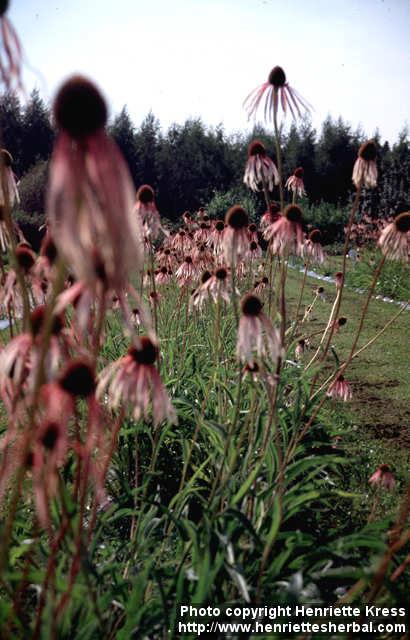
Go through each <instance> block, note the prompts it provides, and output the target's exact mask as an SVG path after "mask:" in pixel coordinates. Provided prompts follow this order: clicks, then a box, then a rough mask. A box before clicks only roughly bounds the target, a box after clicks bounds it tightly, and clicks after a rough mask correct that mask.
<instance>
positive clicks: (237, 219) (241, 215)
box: [226, 205, 249, 231]
mask: <svg viewBox="0 0 410 640" xmlns="http://www.w3.org/2000/svg"><path fill="white" fill-rule="evenodd" d="M226 222H227V224H228V225H229V226H230V227H231V228H232V229H235V230H236V231H239V230H240V229H244V228H245V227H247V225H248V222H249V218H248V214H247V213H246V211H245V209H244V208H243V207H240V206H239V205H235V206H233V207H231V208H230V209H229V210H228V212H227V214H226Z"/></svg>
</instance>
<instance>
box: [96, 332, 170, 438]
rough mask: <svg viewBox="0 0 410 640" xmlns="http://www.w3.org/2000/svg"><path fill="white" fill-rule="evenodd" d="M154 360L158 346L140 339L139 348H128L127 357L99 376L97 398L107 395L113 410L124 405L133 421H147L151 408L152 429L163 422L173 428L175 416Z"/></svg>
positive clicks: (145, 338) (114, 363) (109, 366)
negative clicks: (129, 411)
mask: <svg viewBox="0 0 410 640" xmlns="http://www.w3.org/2000/svg"><path fill="white" fill-rule="evenodd" d="M157 359H158V347H157V345H156V344H155V343H154V342H153V341H152V340H151V338H149V337H148V336H142V337H141V338H140V340H139V345H138V346H132V347H130V348H129V349H128V354H127V355H126V356H124V357H123V358H120V359H119V360H117V361H116V362H113V363H111V364H109V365H108V367H106V368H105V369H104V370H103V371H102V372H101V374H100V378H99V382H98V387H97V396H98V397H101V396H102V395H104V394H107V397H108V404H109V406H110V407H112V408H113V409H115V408H117V407H118V406H119V405H120V404H121V403H124V404H125V405H126V406H128V407H130V409H131V411H132V415H133V416H134V418H135V419H136V420H139V419H140V418H144V419H145V420H148V418H149V413H150V407H152V416H153V423H154V426H157V425H159V424H160V423H161V422H164V420H168V421H169V422H172V423H174V424H175V423H176V422H177V416H176V413H175V409H174V408H173V406H172V404H171V401H170V399H169V397H168V394H167V391H166V389H165V387H164V385H163V383H162V381H161V378H160V375H159V373H158V371H157V368H156V366H155V362H156V360H157Z"/></svg>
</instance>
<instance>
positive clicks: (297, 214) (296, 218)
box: [285, 204, 302, 223]
mask: <svg viewBox="0 0 410 640" xmlns="http://www.w3.org/2000/svg"><path fill="white" fill-rule="evenodd" d="M285 216H286V219H287V220H289V222H296V223H301V222H302V209H301V208H300V207H298V205H297V204H289V205H288V206H287V207H286V209H285Z"/></svg>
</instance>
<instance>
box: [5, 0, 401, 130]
mask: <svg viewBox="0 0 410 640" xmlns="http://www.w3.org/2000/svg"><path fill="white" fill-rule="evenodd" d="M9 16H10V18H11V19H12V21H13V23H14V25H15V27H16V29H17V30H18V32H19V34H20V38H21V40H22V44H23V46H24V49H25V52H26V56H27V59H28V61H29V63H30V65H31V66H32V67H33V68H35V69H37V70H39V71H40V72H41V74H42V77H43V79H40V77H39V76H38V75H36V74H35V73H33V71H30V70H27V71H26V73H25V81H26V86H27V87H28V89H29V90H31V89H32V88H33V87H34V86H37V87H38V88H39V89H40V91H41V93H42V95H43V96H44V97H45V98H47V99H51V98H52V96H53V94H54V92H55V90H56V88H57V87H58V85H59V84H60V82H61V81H62V80H63V79H64V78H65V77H67V76H68V75H69V74H71V73H73V72H82V73H84V74H86V75H88V76H90V77H91V78H93V79H94V80H95V81H96V82H97V83H98V84H99V86H100V87H101V88H102V89H103V91H104V93H105V95H106V96H107V98H108V101H109V104H110V109H111V113H112V114H115V113H116V112H118V111H119V110H120V109H121V107H122V106H123V105H124V104H127V106H128V109H129V112H130V114H131V116H132V118H133V120H134V122H135V123H136V124H137V125H138V124H140V122H141V120H142V119H143V117H144V116H145V115H146V114H147V113H148V111H149V110H150V109H151V110H152V111H153V112H154V114H155V115H156V116H157V117H158V118H159V119H160V121H161V124H162V125H163V126H165V127H167V126H168V125H169V124H170V123H171V122H174V121H175V122H183V121H184V120H185V119H186V118H187V117H190V116H192V117H195V116H201V117H202V119H203V120H204V122H205V123H207V124H210V125H216V124H218V123H219V122H222V123H223V124H224V126H225V128H226V130H227V131H233V130H242V129H245V128H246V127H247V126H249V125H248V123H247V119H246V114H245V112H244V110H243V107H242V102H243V100H244V98H245V97H246V95H247V94H248V93H249V92H250V91H251V90H252V89H253V88H254V87H255V86H257V85H259V84H261V83H262V82H264V81H265V80H266V77H267V75H268V73H269V71H270V69H271V68H272V67H273V66H275V65H276V64H278V65H281V66H282V67H283V68H284V69H285V71H286V74H287V78H288V81H289V84H290V85H291V86H293V87H295V88H296V89H297V90H298V91H299V93H301V94H302V96H304V97H305V98H306V99H307V100H308V101H309V102H310V103H311V104H312V105H313V106H314V108H315V112H314V114H313V123H314V125H315V126H318V125H319V124H320V123H321V122H322V120H323V119H324V118H325V117H326V115H327V114H328V113H330V114H331V115H332V116H334V117H338V116H339V115H342V116H343V118H344V119H346V120H348V121H349V122H351V123H352V124H353V125H354V126H355V127H356V126H357V125H359V124H360V125H362V127H363V129H364V130H365V132H366V133H367V134H368V135H371V134H372V133H373V132H374V130H375V128H376V127H377V126H378V127H379V129H380V132H381V135H382V138H387V139H389V140H394V139H396V137H397V133H398V131H399V130H400V129H401V128H402V126H403V125H404V124H405V122H406V121H407V122H408V123H410V47H409V41H410V38H409V33H410V0H144V1H141V0H99V1H98V2H97V1H96V0H64V1H63V0H12V2H11V9H10V11H9ZM406 43H407V44H406Z"/></svg>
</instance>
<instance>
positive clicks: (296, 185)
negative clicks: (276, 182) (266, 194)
mask: <svg viewBox="0 0 410 640" xmlns="http://www.w3.org/2000/svg"><path fill="white" fill-rule="evenodd" d="M303 173H304V172H303V169H302V167H298V168H297V169H295V170H294V172H293V175H291V176H290V177H289V178H288V179H287V180H286V184H285V187H286V189H288V190H289V191H291V192H292V193H294V194H296V195H297V196H299V198H301V197H302V196H305V195H306V191H305V184H304V182H303Z"/></svg>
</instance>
